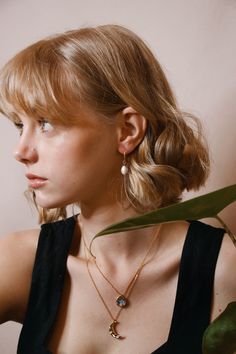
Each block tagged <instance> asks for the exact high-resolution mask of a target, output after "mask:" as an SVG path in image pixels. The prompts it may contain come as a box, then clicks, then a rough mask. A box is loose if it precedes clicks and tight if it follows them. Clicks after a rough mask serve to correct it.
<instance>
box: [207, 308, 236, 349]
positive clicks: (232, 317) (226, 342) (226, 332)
mask: <svg viewBox="0 0 236 354" xmlns="http://www.w3.org/2000/svg"><path fill="white" fill-rule="evenodd" d="M234 352H236V302H231V303H230V304H229V305H228V306H227V307H226V309H225V310H224V312H222V314H221V315H220V316H219V317H217V318H216V319H215V320H214V321H213V322H212V323H211V324H210V326H209V327H208V328H207V329H206V331H205V333H204V336H203V354H233V353H234Z"/></svg>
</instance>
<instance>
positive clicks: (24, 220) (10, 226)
mask: <svg viewBox="0 0 236 354" xmlns="http://www.w3.org/2000/svg"><path fill="white" fill-rule="evenodd" d="M104 23H117V24H123V25H125V26H128V27H129V28H130V29H133V30H134V31H136V32H137V33H138V34H140V35H141V36H142V37H143V38H144V39H145V40H146V41H147V42H148V43H149V44H150V46H151V47H152V49H153V50H154V52H155V53H156V54H157V55H158V58H159V60H160V62H161V63H162V65H163V67H164V70H165V72H166V74H167V76H168V78H169V80H170V81H171V83H172V85H173V87H174V90H175V92H176V94H177V97H178V99H179V101H180V103H181V105H182V107H183V108H184V109H186V110H189V111H191V112H192V113H195V114H197V115H198V116H200V118H201V119H202V121H203V123H204V126H205V129H206V132H207V136H208V140H209V145H210V149H211V153H212V173H211V176H210V179H209V181H208V183H207V185H206V187H205V189H204V190H201V191H200V193H203V192H205V191H212V190H214V189H216V188H220V187H224V186H226V185H229V184H233V183H235V182H236V129H235V123H236V60H235V58H236V40H235V36H236V1H235V0H120V1H117V0H94V1H92V0H86V1H84V0H41V1H33V0H20V1H19V0H0V29H1V30H0V66H2V65H3V64H4V62H6V61H7V60H8V59H9V58H10V57H11V56H12V55H13V54H14V53H16V52H17V51H18V50H20V49H21V48H23V47H24V46H26V45H28V44H30V43H31V42H33V41H35V40H37V39H39V38H41V37H42V36H45V35H48V34H51V33H54V32H58V31H64V30H67V29H72V28H76V27H80V26H85V25H95V24H104ZM16 140H17V133H16V132H15V130H14V128H12V127H11V125H10V124H9V123H8V122H7V121H6V120H4V119H3V118H2V117H1V119H0V163H1V169H0V177H1V184H0V195H1V198H0V226H1V229H0V234H2V235H4V234H6V233H9V232H11V231H12V230H17V229H24V228H28V227H32V226H35V225H36V222H37V220H36V215H35V214H34V213H33V211H32V210H31V208H30V207H29V206H28V205H27V202H26V201H25V199H24V197H23V191H24V189H25V188H26V183H25V180H24V173H23V172H24V169H23V168H22V167H21V166H18V164H17V163H16V162H14V160H13V158H12V156H11V155H12V153H11V152H12V149H13V147H14V144H15V142H16ZM190 196H192V194H188V195H187V196H186V197H187V198H188V197H190ZM235 212H236V205H235V203H234V204H233V205H232V206H230V207H229V208H227V210H226V211H224V212H223V213H222V215H223V216H224V218H225V220H226V221H227V222H228V224H229V225H230V226H231V227H232V229H233V230H234V231H235V232H236V217H235ZM23 256H24V255H22V257H23ZM19 329H20V326H19V325H17V324H13V323H8V324H5V325H2V326H1V328H0V352H1V354H14V353H15V352H16V349H15V348H16V342H17V337H18V332H19Z"/></svg>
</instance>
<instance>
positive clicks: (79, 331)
mask: <svg viewBox="0 0 236 354" xmlns="http://www.w3.org/2000/svg"><path fill="white" fill-rule="evenodd" d="M67 263H68V265H67V268H68V271H67V275H66V279H65V284H64V290H63V294H62V299H61V304H60V308H59V311H58V315H57V318H56V321H55V324H54V327H53V331H52V333H51V336H50V339H49V341H48V349H49V350H50V351H51V352H52V353H53V354H62V353H63V354H78V353H80V354H99V353H103V354H118V353H122V354H131V353H136V354H147V353H151V352H153V351H154V350H155V349H157V348H158V347H160V346H161V345H162V344H163V343H165V342H166V340H167V338H168V334H169V328H170V324H171V319H172V314H173V308H174V303H175V294H176V287H177V280H178V270H179V262H178V261H175V262H173V260H172V261H171V262H169V263H168V262H165V264H163V265H161V266H160V265H159V267H158V269H155V270H152V271H150V269H148V268H146V269H144V270H143V272H142V273H141V275H140V277H139V279H138V281H137V282H136V284H135V286H134V287H133V289H132V292H131V294H130V297H129V306H127V307H125V308H123V309H122V310H120V308H119V307H118V306H117V304H116V301H115V300H116V297H117V294H116V292H115V291H114V289H113V288H112V287H111V286H110V285H109V284H108V283H107V282H106V281H104V279H103V280H102V278H101V277H100V278H99V277H97V278H95V279H96V282H97V283H95V285H96V287H97V289H96V287H95V286H94V284H93V282H92V281H91V279H90V277H89V276H88V273H87V270H86V267H85V264H81V263H79V262H78V263H77V264H75V262H74V261H73V260H72V259H71V258H70V257H69V258H68V262H67ZM98 291H99V293H100V295H99V293H98ZM118 313H119V315H118V319H117V324H116V325H112V323H113V319H114V318H117V314H118ZM112 317H113V318H112ZM110 332H113V334H114V333H119V334H120V335H121V337H122V338H121V339H116V338H113V337H112V336H111V333H110Z"/></svg>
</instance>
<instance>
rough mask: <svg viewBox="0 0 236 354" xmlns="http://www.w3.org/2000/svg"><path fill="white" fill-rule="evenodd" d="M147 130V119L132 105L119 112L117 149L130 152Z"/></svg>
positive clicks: (126, 152)
mask: <svg viewBox="0 0 236 354" xmlns="http://www.w3.org/2000/svg"><path fill="white" fill-rule="evenodd" d="M146 130H147V119H146V118H145V117H143V116H142V115H141V114H140V113H138V112H137V111H136V110H134V109H133V108H132V107H126V108H124V109H123V111H122V112H121V113H120V116H119V126H118V151H119V152H120V153H121V154H124V153H125V154H130V153H131V152H132V151H134V149H135V148H136V147H137V146H138V145H139V144H140V143H141V141H142V140H143V138H144V136H145V133H146Z"/></svg>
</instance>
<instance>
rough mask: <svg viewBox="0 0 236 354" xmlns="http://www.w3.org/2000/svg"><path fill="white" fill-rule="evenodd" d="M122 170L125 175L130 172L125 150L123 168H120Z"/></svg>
mask: <svg viewBox="0 0 236 354" xmlns="http://www.w3.org/2000/svg"><path fill="white" fill-rule="evenodd" d="M120 172H121V174H122V175H123V176H125V175H127V174H128V172H129V169H128V167H127V161H126V155H125V152H124V160H123V161H122V166H121V169H120Z"/></svg>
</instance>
